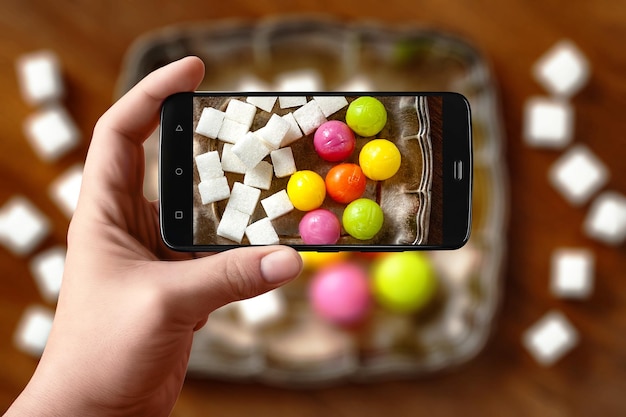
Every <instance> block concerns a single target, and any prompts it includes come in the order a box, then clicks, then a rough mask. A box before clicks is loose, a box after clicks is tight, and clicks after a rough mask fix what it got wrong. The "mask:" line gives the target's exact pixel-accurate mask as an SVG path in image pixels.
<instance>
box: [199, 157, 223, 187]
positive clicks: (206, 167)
mask: <svg viewBox="0 0 626 417" xmlns="http://www.w3.org/2000/svg"><path fill="white" fill-rule="evenodd" d="M195 160H196V168H197V169H198V174H199V175H200V181H201V182H202V181H208V180H210V179H213V178H219V177H223V176H224V170H222V163H221V162H220V155H219V153H218V152H217V151H209V152H206V153H203V154H200V155H196V158H195Z"/></svg>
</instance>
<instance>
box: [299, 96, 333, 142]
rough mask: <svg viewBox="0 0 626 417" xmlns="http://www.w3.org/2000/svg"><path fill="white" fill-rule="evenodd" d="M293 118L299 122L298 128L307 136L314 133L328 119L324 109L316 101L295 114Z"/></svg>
mask: <svg viewBox="0 0 626 417" xmlns="http://www.w3.org/2000/svg"><path fill="white" fill-rule="evenodd" d="M293 117H294V118H295V119H296V122H298V126H300V129H302V132H304V134H305V135H308V134H310V133H313V131H314V130H315V129H317V128H318V127H319V126H320V125H321V124H322V123H324V122H326V117H325V116H324V113H322V109H320V106H319V105H318V104H317V102H316V101H315V100H311V101H309V102H308V103H306V104H305V105H304V106H302V107H300V108H299V109H297V110H295V111H294V112H293Z"/></svg>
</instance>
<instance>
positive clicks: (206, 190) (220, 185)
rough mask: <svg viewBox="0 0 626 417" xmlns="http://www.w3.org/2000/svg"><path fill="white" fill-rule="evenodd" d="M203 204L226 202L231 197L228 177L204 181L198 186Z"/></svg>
mask: <svg viewBox="0 0 626 417" xmlns="http://www.w3.org/2000/svg"><path fill="white" fill-rule="evenodd" d="M198 191H199V192H200V199H201V200H202V204H209V203H215V202H216V201H222V200H226V199H227V198H228V197H229V196H230V187H229V186H228V180H227V179H226V177H217V178H210V179H208V180H204V181H202V182H200V184H198Z"/></svg>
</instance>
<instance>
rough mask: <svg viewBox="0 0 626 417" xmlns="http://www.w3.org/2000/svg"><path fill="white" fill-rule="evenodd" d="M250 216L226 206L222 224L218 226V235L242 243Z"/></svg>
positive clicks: (221, 220)
mask: <svg viewBox="0 0 626 417" xmlns="http://www.w3.org/2000/svg"><path fill="white" fill-rule="evenodd" d="M249 221H250V215H249V214H246V213H242V212H240V211H239V210H237V209H235V208H232V207H228V206H226V209H225V210H224V213H223V214H222V218H221V219H220V223H219V225H218V226H217V235H218V236H221V237H224V238H226V239H230V240H232V241H234V242H237V243H241V239H243V234H244V233H245V231H246V227H248V222H249Z"/></svg>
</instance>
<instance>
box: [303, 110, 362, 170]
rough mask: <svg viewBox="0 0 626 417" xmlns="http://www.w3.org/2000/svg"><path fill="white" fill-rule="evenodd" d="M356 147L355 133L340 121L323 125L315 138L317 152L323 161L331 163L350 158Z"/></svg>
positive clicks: (314, 143) (331, 121) (314, 144)
mask: <svg viewBox="0 0 626 417" xmlns="http://www.w3.org/2000/svg"><path fill="white" fill-rule="evenodd" d="M355 145H356V139H355V138H354V133H353V132H352V130H351V129H350V128H349V127H348V125H347V124H345V123H344V122H341V121H339V120H330V121H328V122H326V123H324V124H322V125H321V126H320V127H318V128H317V130H316V131H315V135H314V136H313V146H314V147H315V151H316V152H317V154H318V155H319V156H320V157H321V158H322V159H324V160H326V161H330V162H338V161H343V160H344V159H346V158H348V157H349V156H350V155H351V154H352V151H353V150H354V146H355Z"/></svg>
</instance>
